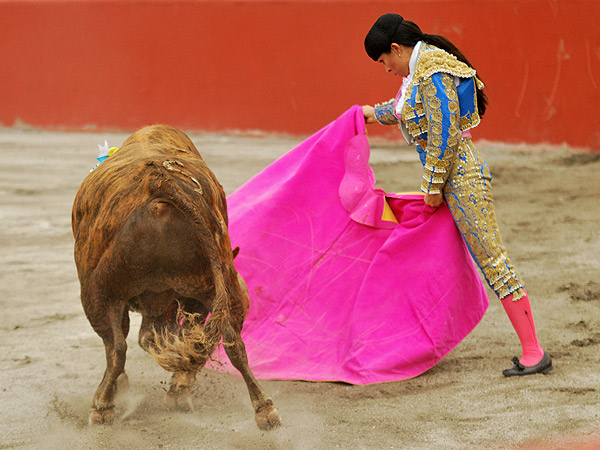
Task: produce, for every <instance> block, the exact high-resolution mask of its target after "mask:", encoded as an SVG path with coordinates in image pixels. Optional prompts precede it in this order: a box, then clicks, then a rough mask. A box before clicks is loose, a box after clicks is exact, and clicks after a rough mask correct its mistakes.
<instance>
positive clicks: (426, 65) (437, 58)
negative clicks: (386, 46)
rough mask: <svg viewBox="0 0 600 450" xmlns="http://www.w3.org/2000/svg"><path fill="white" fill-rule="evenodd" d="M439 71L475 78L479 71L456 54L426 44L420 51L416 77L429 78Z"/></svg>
mask: <svg viewBox="0 0 600 450" xmlns="http://www.w3.org/2000/svg"><path fill="white" fill-rule="evenodd" d="M438 72H444V73H447V74H449V75H453V76H455V77H461V78H473V77H474V76H475V74H476V73H477V72H476V71H475V69H473V68H472V67H469V66H467V65H466V64H465V63H463V62H461V61H459V60H458V59H456V56H454V55H451V54H450V53H448V52H446V51H444V50H442V49H439V48H437V47H434V46H431V45H426V46H425V48H422V49H421V51H420V52H419V56H418V60H417V67H416V70H415V76H414V78H417V79H423V78H429V77H431V76H432V75H433V74H434V73H438ZM414 78H413V79H414ZM480 83H481V82H480ZM478 87H479V86H478Z"/></svg>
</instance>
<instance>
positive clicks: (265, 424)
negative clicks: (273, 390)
mask: <svg viewBox="0 0 600 450" xmlns="http://www.w3.org/2000/svg"><path fill="white" fill-rule="evenodd" d="M254 418H255V419H256V425H258V428H260V429H261V430H271V429H273V428H277V427H280V426H281V425H283V422H282V421H281V417H279V411H277V408H275V405H273V402H272V401H271V400H267V402H266V403H265V404H264V405H263V406H260V407H259V408H257V409H256V414H255V415H254Z"/></svg>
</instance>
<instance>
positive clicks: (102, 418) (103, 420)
mask: <svg viewBox="0 0 600 450" xmlns="http://www.w3.org/2000/svg"><path fill="white" fill-rule="evenodd" d="M114 421H115V408H114V407H113V408H106V409H103V410H97V409H96V408H94V407H93V406H92V407H91V408H90V416H89V422H90V425H112V424H113V422H114Z"/></svg>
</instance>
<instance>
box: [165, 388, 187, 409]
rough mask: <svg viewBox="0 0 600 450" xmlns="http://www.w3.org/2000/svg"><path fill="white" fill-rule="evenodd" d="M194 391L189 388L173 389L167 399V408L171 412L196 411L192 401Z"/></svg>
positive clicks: (168, 393)
mask: <svg viewBox="0 0 600 450" xmlns="http://www.w3.org/2000/svg"><path fill="white" fill-rule="evenodd" d="M191 391H192V390H191V389H190V388H189V387H188V388H179V389H173V388H171V389H170V390H169V392H167V395H166V397H165V403H166V404H167V408H169V409H171V410H179V411H188V412H191V411H193V410H194V403H193V401H192V392H191Z"/></svg>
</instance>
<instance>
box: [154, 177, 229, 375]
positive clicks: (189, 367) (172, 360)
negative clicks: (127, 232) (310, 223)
mask: <svg viewBox="0 0 600 450" xmlns="http://www.w3.org/2000/svg"><path fill="white" fill-rule="evenodd" d="M154 168H155V171H154V174H153V175H155V176H153V177H152V181H151V182H150V184H149V189H150V192H151V193H153V194H155V195H156V196H160V197H162V198H165V199H166V200H168V201H169V202H170V203H172V204H173V205H174V206H175V207H176V208H177V209H179V210H180V211H181V212H182V213H183V214H184V215H185V216H186V217H187V219H188V220H189V221H190V224H191V225H192V227H193V231H194V233H195V234H197V235H198V236H199V238H200V241H201V242H202V245H203V250H204V252H205V253H206V256H207V257H208V259H209V261H210V267H211V268H212V271H213V280H214V284H215V297H214V299H213V302H212V308H211V309H212V310H211V313H210V315H209V316H208V318H207V319H206V320H204V317H202V316H201V315H199V314H190V313H187V312H185V311H183V310H182V309H181V307H180V308H179V314H178V318H177V320H178V323H179V325H180V332H179V333H177V334H174V333H158V332H156V331H155V336H154V338H155V339H154V345H152V346H150V348H149V352H150V354H152V356H153V357H154V358H155V359H156V361H157V362H158V364H159V365H160V366H161V367H162V368H163V369H165V370H167V371H169V372H179V371H185V372H189V371H195V370H197V369H199V368H201V367H202V366H203V365H204V364H205V363H206V361H207V360H208V359H210V358H211V355H212V353H213V352H214V350H215V348H216V347H217V346H218V345H219V343H220V342H221V338H222V337H223V336H224V334H226V330H227V328H226V327H227V326H228V324H229V323H230V320H231V312H230V309H229V303H230V299H229V296H230V293H229V292H228V289H227V285H226V282H225V277H224V269H225V268H224V267H223V266H222V263H221V260H220V258H219V253H218V249H217V246H216V243H215V236H213V235H211V233H210V230H209V227H208V224H207V223H206V220H205V218H204V217H203V216H202V215H201V214H198V212H197V210H198V208H199V207H200V208H202V210H205V211H210V210H213V209H214V205H209V204H208V202H207V201H206V199H205V198H204V195H206V194H207V192H204V195H202V194H201V193H200V195H197V196H196V197H195V199H196V200H197V201H198V203H201V205H200V206H198V205H196V206H194V205H193V204H192V203H191V202H190V201H189V200H188V199H187V195H185V193H184V192H183V191H182V188H181V186H178V185H177V184H176V183H172V182H171V181H172V180H171V179H170V177H169V176H168V175H167V174H165V173H164V172H163V171H162V170H161V168H160V167H157V166H154ZM156 169H158V170H156ZM180 172H181V173H183V174H184V175H186V174H185V172H183V171H180ZM190 178H191V176H190ZM193 182H194V183H197V181H196V180H195V179H194V180H193ZM222 195H223V196H224V194H222ZM223 231H224V232H225V233H226V228H224V229H223ZM223 345H232V344H231V343H229V342H225V341H224V342H223Z"/></svg>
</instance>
